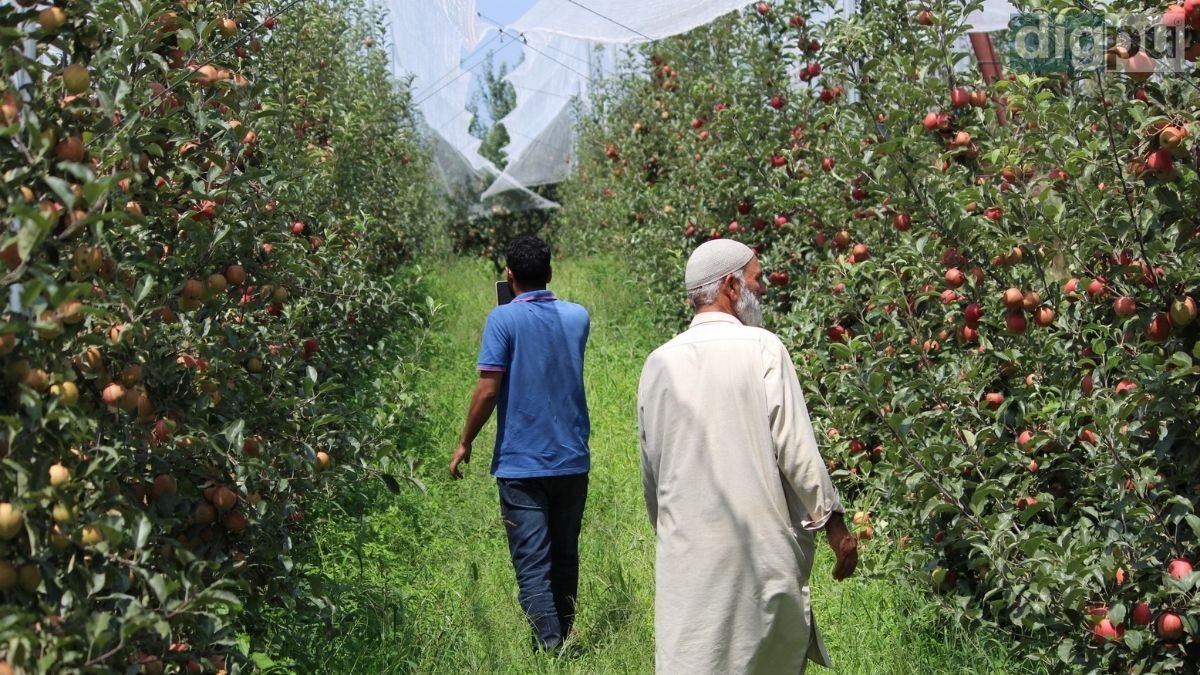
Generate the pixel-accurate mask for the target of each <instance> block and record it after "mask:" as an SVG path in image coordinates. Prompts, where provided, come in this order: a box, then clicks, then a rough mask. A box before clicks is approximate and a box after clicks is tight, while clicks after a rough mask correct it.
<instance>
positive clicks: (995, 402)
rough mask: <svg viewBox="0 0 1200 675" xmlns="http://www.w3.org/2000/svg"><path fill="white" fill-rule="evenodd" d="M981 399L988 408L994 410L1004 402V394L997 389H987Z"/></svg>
mask: <svg viewBox="0 0 1200 675" xmlns="http://www.w3.org/2000/svg"><path fill="white" fill-rule="evenodd" d="M983 399H984V400H985V401H986V402H987V405H988V407H989V408H991V409H992V410H996V409H997V408H999V407H1000V404H1002V403H1004V394H1002V393H1000V392H998V391H989V392H988V393H986V394H984V396H983Z"/></svg>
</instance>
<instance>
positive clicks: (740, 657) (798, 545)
mask: <svg viewBox="0 0 1200 675" xmlns="http://www.w3.org/2000/svg"><path fill="white" fill-rule="evenodd" d="M685 277H686V285H687V293H688V301H689V303H690V304H691V305H692V306H693V307H694V308H695V310H696V316H695V318H694V319H693V320H692V324H691V327H690V328H689V329H688V330H687V331H685V332H683V333H681V334H680V335H677V336H676V337H675V338H674V339H672V340H671V341H670V342H668V343H666V344H665V345H663V346H661V347H659V348H658V349H656V350H655V351H654V352H653V353H652V354H650V356H649V358H647V359H646V364H645V366H644V367H643V369H642V377H641V382H640V384H639V385H638V427H639V431H640V437H641V447H642V478H643V485H644V491H645V498H646V508H647V510H648V511H649V514H650V522H651V523H652V524H653V525H654V528H655V531H656V533H657V540H658V541H657V555H656V562H655V582H656V589H655V596H654V611H655V617H654V636H655V643H656V648H655V661H656V667H657V671H658V672H660V673H687V674H688V675H696V674H698V673H739V674H741V673H789V674H790V673H802V672H804V669H805V665H806V663H807V661H808V660H809V659H811V660H814V661H816V662H817V663H820V664H822V665H825V666H830V661H829V656H828V654H827V653H826V651H825V646H824V644H823V643H822V642H821V636H820V633H819V632H818V631H817V628H816V624H815V623H814V622H813V618H812V607H811V603H810V598H809V588H808V578H809V572H810V571H811V569H812V561H813V555H814V552H815V539H814V536H813V533H814V532H816V531H818V530H825V532H826V534H827V536H828V540H829V544H830V546H831V547H832V548H833V551H834V554H835V556H836V557H837V562H836V563H835V565H834V568H833V576H834V578H835V579H844V578H846V577H848V576H850V575H851V574H853V572H854V568H855V566H856V565H857V561H858V552H857V551H858V549H857V543H856V541H855V539H854V537H853V536H852V535H851V534H850V533H849V532H848V531H847V529H846V524H845V520H844V519H843V517H842V505H841V501H840V499H839V496H838V493H837V490H836V489H835V488H834V487H833V484H832V482H831V481H830V478H829V473H828V471H827V470H826V468H825V463H824V461H823V460H822V459H821V455H820V452H819V451H818V450H817V442H816V438H815V437H814V435H813V429H812V424H811V422H810V421H809V417H808V409H807V406H806V405H805V401H804V393H803V392H802V391H801V389H800V382H799V380H798V379H797V377H796V370H795V368H794V366H793V365H792V362H791V359H790V357H789V356H788V352H787V349H786V348H785V347H784V346H783V343H782V342H781V341H780V340H779V338H778V337H776V336H775V334H774V333H771V332H769V331H766V330H763V329H762V328H759V327H758V326H759V324H760V323H761V321H762V306H761V304H760V298H761V296H762V294H763V283H762V266H761V265H760V264H759V261H758V258H757V257H756V256H755V255H754V252H753V251H752V250H751V249H750V248H749V247H747V246H745V245H744V244H741V243H738V242H736V241H731V240H726V239H717V240H714V241H710V242H707V243H705V244H703V245H701V246H700V247H698V248H697V249H696V251H695V252H694V253H693V254H692V256H691V258H690V259H689V260H688V263H687V269H686V273H685Z"/></svg>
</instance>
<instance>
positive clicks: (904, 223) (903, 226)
mask: <svg viewBox="0 0 1200 675" xmlns="http://www.w3.org/2000/svg"><path fill="white" fill-rule="evenodd" d="M892 224H893V225H895V226H896V229H897V230H899V231H901V232H906V231H908V228H910V227H912V216H910V215H908V214H907V213H897V214H896V215H895V216H894V217H893V218H892ZM1192 304H1193V307H1194V306H1195V303H1192Z"/></svg>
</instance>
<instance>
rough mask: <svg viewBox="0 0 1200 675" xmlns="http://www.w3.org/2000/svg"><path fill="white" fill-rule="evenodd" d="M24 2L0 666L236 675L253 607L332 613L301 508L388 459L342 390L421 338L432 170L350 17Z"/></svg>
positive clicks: (0, 545)
mask: <svg viewBox="0 0 1200 675" xmlns="http://www.w3.org/2000/svg"><path fill="white" fill-rule="evenodd" d="M34 5H35V3H33V2H28V1H23V2H19V3H16V4H11V3H10V4H9V5H7V6H5V7H3V8H0V23H2V25H3V28H4V30H3V31H2V33H0V40H2V41H3V42H4V44H5V47H6V49H5V51H4V56H3V64H4V68H5V75H6V76H7V79H8V81H9V84H10V86H9V88H8V89H7V91H4V92H2V93H0V99H3V110H2V113H3V119H2V120H0V122H2V123H3V126H2V127H0V135H3V137H4V140H5V143H4V144H3V150H0V162H2V164H3V171H4V174H3V188H2V189H3V194H4V198H5V209H6V216H7V217H6V222H7V223H10V224H11V226H10V228H9V229H8V230H7V231H5V232H4V233H3V234H0V257H2V259H3V265H2V266H0V278H2V279H3V284H4V288H5V295H6V296H8V295H9V293H10V292H11V298H12V303H11V304H10V306H9V307H8V309H7V310H6V311H5V312H4V313H3V315H2V316H0V365H2V366H3V368H2V371H3V374H4V375H3V377H4V383H5V388H4V392H5V395H4V397H3V399H2V400H0V458H3V459H2V461H0V520H3V521H4V522H3V523H0V607H2V611H0V614H2V615H3V616H4V620H3V621H2V622H0V645H3V647H0V662H6V663H0V665H2V666H3V667H4V668H6V669H8V668H14V667H15V668H17V669H19V670H29V671H35V672H42V671H46V670H49V669H54V670H71V671H105V672H112V671H117V670H123V669H126V668H129V669H130V670H134V671H136V670H141V671H144V672H161V671H162V670H163V669H164V668H166V669H185V668H186V669H187V670H188V671H189V672H200V671H203V670H232V671H236V670H238V669H239V668H241V667H242V666H243V665H244V659H245V657H246V652H247V651H248V650H249V649H250V647H249V642H248V640H247V638H246V637H245V636H243V637H241V638H240V639H239V638H238V636H237V634H238V633H239V631H244V630H245V629H246V627H247V626H248V627H250V628H254V625H255V618H254V616H255V615H254V614H253V613H252V614H251V615H249V616H246V615H245V614H244V612H246V611H247V610H251V611H252V612H255V611H257V609H256V608H261V607H262V606H265V605H272V606H281V605H282V606H288V607H296V606H300V605H304V604H306V603H312V602H314V601H316V600H319V597H320V590H319V589H315V588H312V587H311V586H309V585H308V584H306V583H304V581H303V570H302V569H301V568H298V567H297V566H296V565H295V564H294V559H293V558H294V551H295V550H296V548H297V547H298V546H301V545H303V543H304V542H305V541H306V538H307V534H306V531H305V527H304V523H305V511H306V509H308V508H309V507H310V503H311V502H312V501H313V500H326V499H329V498H330V497H331V496H332V495H337V494H340V493H343V492H345V491H347V490H354V489H361V487H360V485H361V481H362V479H363V477H364V476H365V475H369V471H370V470H369V469H368V465H369V464H376V463H379V462H383V461H385V460H386V459H388V458H389V456H391V455H395V454H396V453H397V451H396V448H395V447H394V445H393V444H392V443H389V442H387V441H386V439H380V438H378V437H375V436H373V435H371V433H370V428H369V426H368V425H365V424H362V423H361V421H360V420H357V418H356V416H355V414H354V411H355V410H356V409H357V404H356V401H355V396H354V392H353V391H351V390H348V389H347V385H348V384H349V383H351V382H352V381H353V377H354V376H355V374H356V373H357V372H358V371H359V370H360V369H361V368H362V367H363V364H364V363H366V362H367V359H369V358H370V356H371V350H372V349H373V345H375V344H376V343H377V342H378V341H379V340H380V339H381V338H382V337H383V336H384V335H385V334H386V333H388V332H389V331H390V330H391V329H392V326H394V325H395V324H396V322H398V321H399V322H403V323H404V324H406V325H408V326H412V330H420V327H421V326H422V325H423V324H424V322H425V321H426V318H427V315H428V310H427V309H426V306H425V305H424V304H423V303H421V302H418V297H417V294H416V288H417V286H416V282H417V273H418V272H417V270H416V269H415V268H412V269H407V270H406V269H405V268H407V267H408V266H410V264H411V261H412V259H413V257H414V256H415V255H417V254H418V253H419V252H420V250H421V247H422V246H423V244H424V241H425V233H426V232H427V231H428V228H429V224H430V223H431V222H433V220H434V219H435V218H436V217H437V208H436V205H435V204H434V202H433V199H432V195H431V194H430V193H429V192H428V185H429V183H430V181H429V179H428V158H427V157H426V156H425V154H424V152H423V150H422V149H421V148H420V147H419V146H418V144H417V142H416V140H415V138H414V135H413V129H412V125H411V115H410V111H409V99H408V94H407V92H406V91H405V90H403V89H399V88H396V87H395V86H394V85H393V83H392V82H391V79H390V76H389V73H388V69H387V67H386V59H385V56H384V54H383V53H382V52H381V50H380V49H379V48H378V47H377V46H376V41H377V40H378V36H377V35H376V29H375V28H373V27H372V23H373V22H372V18H373V17H371V16H370V15H368V14H366V13H365V12H364V11H363V10H362V9H361V7H360V6H359V5H357V4H355V3H336V4H332V3H325V2H320V1H319V0H301V1H300V2H297V3H289V4H286V5H280V6H278V7H276V8H275V9H276V10H277V11H281V12H283V13H281V14H280V15H279V16H272V15H269V11H271V10H270V9H268V5H267V4H266V3H258V2H242V3H236V4H233V5H231V4H230V3H225V2H215V1H211V2H210V1H201V2H195V1H193V2H169V1H166V0H154V1H151V2H143V3H126V2H117V1H115V0H100V1H97V2H83V1H81V0H68V1H65V2H59V3H57V4H56V5H52V6H50V5H48V6H44V7H37V6H34ZM272 6H273V5H272ZM398 400H402V399H398ZM392 459H395V460H398V459H399V458H398V457H394V458H392ZM257 659H258V660H257V663H258V667H264V664H265V663H266V662H267V661H269V659H267V658H266V657H265V656H264V655H261V654H260V655H257Z"/></svg>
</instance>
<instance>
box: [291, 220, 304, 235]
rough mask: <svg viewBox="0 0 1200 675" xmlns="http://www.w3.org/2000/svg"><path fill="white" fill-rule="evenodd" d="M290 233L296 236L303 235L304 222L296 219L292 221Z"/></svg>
mask: <svg viewBox="0 0 1200 675" xmlns="http://www.w3.org/2000/svg"><path fill="white" fill-rule="evenodd" d="M292 234H294V235H296V236H297V237H299V236H301V235H303V234H304V223H302V222H300V221H296V222H294V223H292Z"/></svg>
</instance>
